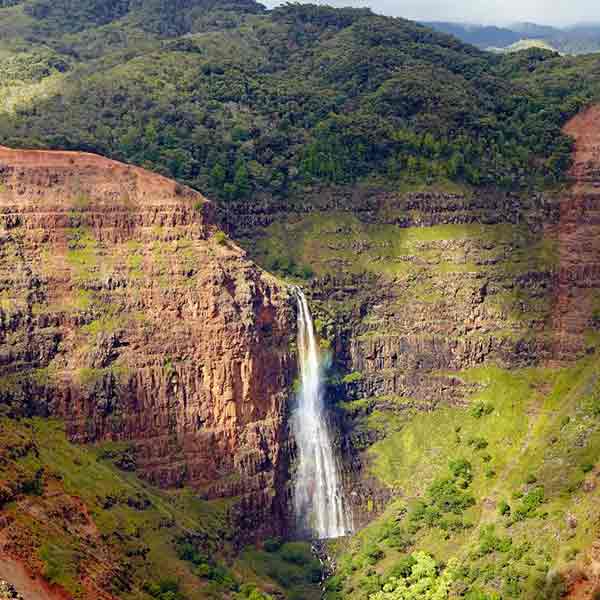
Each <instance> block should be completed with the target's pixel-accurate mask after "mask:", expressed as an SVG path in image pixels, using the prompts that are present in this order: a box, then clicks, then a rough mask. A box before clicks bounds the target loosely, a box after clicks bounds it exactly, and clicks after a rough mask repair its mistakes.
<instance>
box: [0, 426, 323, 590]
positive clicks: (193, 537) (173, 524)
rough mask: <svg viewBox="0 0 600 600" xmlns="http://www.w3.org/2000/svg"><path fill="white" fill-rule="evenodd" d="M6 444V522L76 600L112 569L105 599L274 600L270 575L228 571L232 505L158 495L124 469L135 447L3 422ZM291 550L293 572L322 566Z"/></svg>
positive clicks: (184, 494) (183, 493) (248, 569)
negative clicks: (80, 441) (85, 582)
mask: <svg viewBox="0 0 600 600" xmlns="http://www.w3.org/2000/svg"><path fill="white" fill-rule="evenodd" d="M0 439H1V440H2V441H1V443H0V459H1V460H0V490H2V491H1V492H0V505H1V506H2V509H3V515H4V516H6V517H8V519H9V522H14V530H15V531H16V534H17V536H18V538H17V539H18V540H21V543H23V544H25V545H26V547H27V548H29V549H31V551H33V552H34V553H35V555H36V556H37V558H38V559H39V561H40V562H41V565H42V573H43V575H44V577H45V578H46V579H47V580H48V581H49V582H50V583H55V584H58V585H60V586H62V587H64V588H65V589H66V590H67V591H68V592H69V593H71V594H72V595H73V596H74V597H78V596H79V595H80V594H81V591H82V589H83V587H82V580H81V578H82V576H83V575H84V574H85V573H90V572H91V573H92V575H93V576H94V577H95V576H97V575H99V574H102V573H103V569H108V571H106V572H107V573H110V589H107V590H106V591H109V592H110V593H113V594H115V595H116V596H118V597H123V598H131V599H132V600H133V599H136V600H138V599H139V600H149V599H150V598H156V599H157V600H200V599H202V600H206V599H209V598H214V599H215V600H217V599H222V598H224V597H229V596H228V595H229V594H233V595H235V597H236V598H237V597H239V598H249V599H251V600H271V599H270V597H269V596H268V595H265V594H263V593H262V592H261V591H260V590H261V588H263V589H264V585H265V581H266V579H268V575H265V576H264V578H263V575H262V572H255V571H253V570H252V565H248V564H245V565H244V570H243V572H242V571H240V570H239V569H237V567H235V566H234V565H230V566H227V558H226V556H227V555H228V554H230V552H231V546H230V542H228V541H227V540H230V539H231V537H232V536H231V532H230V527H231V525H230V522H229V517H228V507H229V504H228V503H227V502H224V501H213V502H208V501H204V500H201V499H199V498H198V496H197V495H196V494H194V493H193V492H192V491H191V490H187V489H181V490H177V491H172V492H165V491H160V490H158V489H156V488H153V487H152V486H151V485H149V484H147V483H145V482H143V481H141V480H140V479H138V478H137V477H136V475H135V474H134V473H133V472H130V471H129V470H128V471H124V470H121V469H120V468H119V465H122V464H124V457H131V456H132V453H133V452H134V450H133V449H132V447H129V446H127V445H126V444H123V443H104V444H102V445H99V446H91V447H90V446H77V445H73V444H71V443H69V442H68V441H67V439H66V436H65V433H64V426H63V425H62V424H60V423H59V422H58V421H54V420H48V419H41V418H36V419H22V420H20V421H14V420H9V419H5V418H3V419H1V420H0ZM9 490H16V492H10V491H9ZM11 493H12V494H13V495H12V496H11V495H10V494H11ZM7 494H9V495H8V496H7ZM22 496H23V497H25V499H26V501H25V502H22V501H21V497H22ZM7 498H8V502H7ZM13 520H14V521H13ZM90 536H91V537H90ZM24 547H25V546H24ZM286 552H287V553H286ZM286 552H283V554H282V557H283V558H281V560H282V561H283V560H287V561H289V564H290V565H291V567H293V568H295V566H296V565H299V564H300V563H299V562H298V561H299V559H298V557H299V556H301V557H302V560H304V558H306V559H307V560H308V561H309V562H308V563H306V564H305V563H302V565H300V566H298V569H299V572H300V571H301V572H302V573H307V572H308V571H309V570H310V569H312V568H313V567H314V565H313V562H312V561H313V560H314V559H312V557H311V555H310V551H309V550H308V551H304V550H303V552H304V553H302V552H300V551H299V550H297V549H296V547H295V546H294V545H290V547H289V548H288V549H287V551H286ZM309 559H310V560H309ZM294 561H296V562H294ZM90 564H93V568H92V569H91V571H90V570H89V565H90ZM286 564H287V563H286ZM317 564H318V563H317ZM234 568H235V570H236V572H235V573H234V571H233V569H234ZM244 579H246V580H247V583H245V584H242V583H241V582H242V581H243V580H244ZM250 580H251V581H252V584H250V583H249V581H250ZM107 581H108V580H107ZM102 585H106V582H103V583H102ZM231 597H232V598H233V597H234V596H231ZM290 597H291V596H290ZM303 597H306V598H308V596H303Z"/></svg>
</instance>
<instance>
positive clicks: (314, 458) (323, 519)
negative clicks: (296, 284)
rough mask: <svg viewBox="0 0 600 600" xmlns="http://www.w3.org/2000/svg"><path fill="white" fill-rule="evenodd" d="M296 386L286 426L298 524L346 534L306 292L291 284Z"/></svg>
mask: <svg viewBox="0 0 600 600" xmlns="http://www.w3.org/2000/svg"><path fill="white" fill-rule="evenodd" d="M295 292H296V299H297V302H298V355H299V361H300V389H299V391H298V404H297V409H296V411H295V414H294V417H293V419H292V427H293V431H294V437H295V439H296V446H297V449H298V458H297V469H296V475H295V481H294V506H295V511H296V517H297V519H298V525H299V527H300V529H301V530H303V531H304V532H307V533H310V534H311V535H312V536H314V537H317V538H320V539H326V538H336V537H341V536H344V535H346V534H347V533H348V532H349V531H350V530H351V528H352V518H351V516H350V515H349V514H348V512H347V511H346V507H345V506H344V496H343V488H342V485H341V481H340V476H339V470H338V459H337V457H336V454H335V451H334V448H333V444H332V439H331V433H330V430H329V425H328V419H327V413H326V410H325V405H324V397H323V384H322V380H321V364H320V357H319V347H318V345H317V340H316V336H315V330H314V325H313V321H312V317H311V314H310V310H309V308H308V302H307V301H306V297H305V296H304V294H303V293H302V291H301V290H300V289H299V288H296V290H295Z"/></svg>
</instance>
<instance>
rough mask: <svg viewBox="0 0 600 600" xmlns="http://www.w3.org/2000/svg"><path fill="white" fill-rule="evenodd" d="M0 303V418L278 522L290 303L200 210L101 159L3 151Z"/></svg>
mask: <svg viewBox="0 0 600 600" xmlns="http://www.w3.org/2000/svg"><path fill="white" fill-rule="evenodd" d="M0 299H1V305H0V369H1V379H0V400H1V405H2V407H3V410H4V411H7V412H9V413H10V414H14V415H22V414H27V415H32V414H37V415H39V414H43V415H53V416H59V417H63V418H64V419H65V422H66V424H67V430H68V434H69V436H70V437H71V439H73V440H75V441H79V442H96V441H100V440H114V441H127V442H131V443H132V444H133V449H134V451H133V452H132V453H131V454H130V455H128V456H127V458H126V462H127V463H128V465H126V466H128V467H129V468H134V467H135V468H136V469H137V470H138V472H140V473H142V474H143V475H144V476H145V477H146V478H147V479H148V480H149V481H151V482H153V483H156V484H159V485H161V486H178V485H183V484H191V485H192V486H194V487H195V488H196V489H198V490H200V491H201V492H202V493H204V494H205V496H206V497H208V498H215V497H221V498H223V497H227V498H236V499H237V501H238V502H237V506H238V507H239V513H238V515H239V524H240V525H244V526H247V527H248V529H249V530H251V531H254V532H256V531H259V530H260V531H263V532H264V533H267V532H273V531H277V530H278V529H279V528H280V527H281V526H282V517H283V512H284V508H283V507H284V505H285V502H284V501H282V499H281V498H280V495H279V493H280V492H281V491H282V490H283V488H284V486H283V484H282V481H283V480H284V479H285V478H286V476H287V475H286V473H287V451H286V444H287V425H286V418H285V413H286V400H287V392H288V386H289V384H290V380H291V368H292V367H291V361H290V339H291V334H292V330H293V310H292V305H291V303H290V302H289V298H288V291H287V289H286V287H285V286H284V285H282V284H281V283H279V281H278V280H277V279H276V278H275V277H272V276H271V275H268V274H267V273H265V272H264V271H262V270H261V269H260V268H258V267H257V266H255V265H254V264H253V263H252V262H251V261H250V260H248V259H247V258H246V255H245V252H244V251H243V250H241V249H240V248H239V247H237V246H236V245H235V244H233V243H232V242H231V241H230V240H228V239H227V238H226V236H225V235H224V234H223V233H222V232H221V231H220V230H219V229H218V227H217V226H216V224H215V222H214V218H213V209H212V205H211V204H210V203H209V202H208V201H207V200H206V199H205V198H203V197H202V196H201V195H200V194H198V193H196V192H194V191H192V190H190V189H188V188H185V187H182V186H180V185H178V184H176V183H175V182H173V181H170V180H167V179H165V178H163V177H161V176H159V175H155V174H151V173H149V172H147V171H144V170H142V169H139V168H135V167H131V166H128V165H124V164H120V163H117V162H114V161H110V160H106V159H104V158H100V157H98V156H95V155H90V154H83V153H69V152H45V151H13V150H10V149H7V148H0ZM265 515H269V518H268V519H264V518H263V517H264V516H265Z"/></svg>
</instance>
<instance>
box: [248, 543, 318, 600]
mask: <svg viewBox="0 0 600 600" xmlns="http://www.w3.org/2000/svg"><path fill="white" fill-rule="evenodd" d="M236 566H237V567H238V568H239V569H240V570H241V571H242V572H245V571H246V570H247V569H251V570H252V571H253V572H254V573H256V574H257V575H259V576H261V577H262V578H264V579H268V580H271V581H272V582H273V586H274V590H275V589H277V590H279V591H283V592H284V593H285V595H286V598H289V599H290V600H318V599H319V598H320V597H321V594H320V589H319V583H320V581H321V578H322V569H321V565H320V563H319V561H318V560H317V559H316V558H315V557H314V555H313V554H312V552H311V549H310V544H309V543H307V542H285V543H284V542H282V541H281V540H267V541H266V542H265V544H264V549H263V550H259V549H257V548H254V547H248V548H246V549H245V550H244V551H243V552H242V553H241V554H240V556H239V558H238V560H237V563H236Z"/></svg>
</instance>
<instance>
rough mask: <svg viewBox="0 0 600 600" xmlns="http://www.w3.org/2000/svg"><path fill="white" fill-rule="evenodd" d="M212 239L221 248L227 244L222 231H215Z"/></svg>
mask: <svg viewBox="0 0 600 600" xmlns="http://www.w3.org/2000/svg"><path fill="white" fill-rule="evenodd" d="M213 237H214V238H215V242H216V243H217V244H218V245H219V246H223V245H225V243H226V242H227V236H226V235H225V232H224V231H217V232H216V233H215V235H214V236H213Z"/></svg>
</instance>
